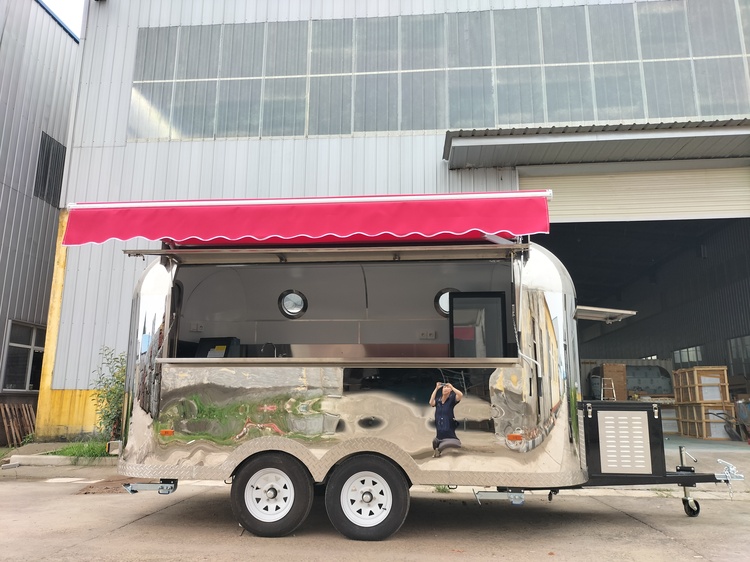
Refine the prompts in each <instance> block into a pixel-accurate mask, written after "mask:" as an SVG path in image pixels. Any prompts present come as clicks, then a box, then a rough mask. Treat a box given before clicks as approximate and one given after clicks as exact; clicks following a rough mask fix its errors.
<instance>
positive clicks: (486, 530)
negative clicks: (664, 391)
mask: <svg viewBox="0 0 750 562" xmlns="http://www.w3.org/2000/svg"><path fill="white" fill-rule="evenodd" d="M680 445H684V446H686V447H687V450H688V452H690V453H691V454H692V455H693V456H694V457H696V458H697V459H698V463H697V464H696V465H695V466H696V469H697V471H699V472H721V471H722V470H723V465H721V464H720V463H717V462H716V460H717V459H723V460H726V461H728V462H731V463H733V464H734V465H735V466H736V467H737V468H738V470H739V471H740V472H743V473H744V474H745V475H748V477H749V478H750V445H748V444H747V443H738V442H730V441H720V442H719V441H700V440H695V439H685V438H682V437H671V438H670V439H669V440H668V441H667V442H666V445H665V455H666V459H667V467H668V470H672V469H673V468H674V465H675V464H676V462H677V454H678V447H679V446H680ZM53 447H54V446H53ZM45 448H47V447H45V446H44V444H34V445H32V446H31V448H22V449H21V450H18V451H15V452H14V455H15V457H16V458H15V460H16V461H19V460H20V461H21V463H20V464H19V466H17V467H15V468H4V469H3V470H0V528H2V533H0V560H14V561H15V560H139V561H140V560H160V561H161V560H184V559H186V558H187V559H190V560H235V559H251V560H253V559H261V558H262V559H268V558H271V557H277V556H295V557H303V558H305V559H307V560H359V559H365V558H375V559H381V558H387V559H389V560H425V559H430V560H431V562H432V561H433V560H454V559H457V558H460V559H477V560H478V559H487V558H494V559H498V560H506V559H507V560H539V559H541V558H545V559H554V560H575V561H577V562H580V561H582V560H583V561H586V560H597V561H598V560H610V559H612V560H614V559H617V560H625V561H627V560H633V561H648V562H657V561H660V560H664V561H670V562H674V560H676V559H678V558H679V559H694V560H712V561H717V562H719V561H735V560H736V561H740V560H742V561H744V560H749V559H750V541H747V538H746V536H747V524H748V521H750V486H749V485H748V482H747V481H744V482H734V483H733V486H732V490H733V493H732V499H731V500H730V494H729V491H728V489H727V486H725V485H723V484H722V485H719V484H699V485H698V486H697V488H695V489H694V490H693V496H694V497H695V498H697V499H698V500H699V501H700V504H701V513H700V515H699V516H698V517H695V518H690V517H687V516H686V515H685V514H684V511H683V508H682V502H681V500H680V498H681V496H682V489H681V488H679V487H677V486H675V485H664V486H644V487H620V488H591V489H584V490H563V491H561V492H560V494H559V496H557V497H555V498H554V499H553V501H552V502H549V501H548V500H547V494H546V492H538V493H527V496H526V504H525V505H524V506H521V507H517V506H512V505H510V504H509V503H508V502H507V501H492V502H484V501H483V502H482V504H481V505H478V504H477V502H476V501H475V499H474V496H473V494H472V493H471V490H470V489H468V488H460V489H458V490H454V491H452V492H450V493H437V492H436V491H435V490H434V489H433V488H430V487H424V486H415V487H414V488H413V489H412V493H411V509H410V512H409V516H408V518H407V520H406V523H405V524H404V526H403V527H402V529H401V530H400V531H399V532H398V533H397V534H396V535H394V536H393V537H391V538H390V539H389V540H387V541H385V542H382V543H366V542H357V541H351V540H347V539H345V538H344V537H342V536H341V535H339V534H338V533H337V532H336V531H335V530H334V529H333V527H332V526H331V524H330V523H329V521H328V518H327V515H326V513H325V506H324V504H323V501H322V499H323V498H320V497H316V498H315V503H314V505H313V509H312V511H311V514H310V516H309V517H308V520H307V521H306V522H305V523H304V524H303V525H302V527H300V529H298V531H296V532H295V533H294V535H292V536H289V537H284V538H277V539H263V538H258V537H254V536H252V535H250V534H249V533H247V532H242V529H241V528H239V527H238V525H237V523H236V521H235V520H234V517H233V515H232V512H231V508H230V505H229V486H227V485H225V484H224V483H222V482H203V481H180V483H179V487H178V490H177V491H176V492H175V493H174V494H171V495H166V496H161V495H158V494H156V493H151V492H141V493H138V494H135V495H129V494H127V493H125V492H124V490H123V488H122V486H121V485H122V483H123V482H125V481H130V480H131V479H129V478H124V477H120V476H119V475H117V474H116V468H115V467H113V466H90V465H64V466H49V465H47V466H28V465H26V464H24V463H23V461H24V457H29V456H34V455H29V454H28V453H31V452H40V451H43V450H44V449H45ZM11 458H12V457H11ZM7 460H10V459H7ZM691 464H692V462H691ZM7 466H11V465H7Z"/></svg>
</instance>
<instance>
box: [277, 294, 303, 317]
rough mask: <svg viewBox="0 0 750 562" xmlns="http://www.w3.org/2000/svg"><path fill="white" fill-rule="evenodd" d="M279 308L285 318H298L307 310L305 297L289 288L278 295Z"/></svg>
mask: <svg viewBox="0 0 750 562" xmlns="http://www.w3.org/2000/svg"><path fill="white" fill-rule="evenodd" d="M279 310H281V314H283V315H284V316H286V317H287V318H299V317H300V316H302V315H303V314H304V313H305V311H306V310H307V297H306V296H305V295H303V294H302V293H300V292H299V291H294V290H292V289H289V290H288V291H284V292H283V293H281V295H279Z"/></svg>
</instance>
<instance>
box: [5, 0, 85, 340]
mask: <svg viewBox="0 0 750 562" xmlns="http://www.w3.org/2000/svg"><path fill="white" fill-rule="evenodd" d="M77 49H78V45H77V44H76V42H75V41H74V40H73V39H72V38H71V37H70V36H69V35H68V33H67V32H66V31H65V30H64V29H62V28H61V27H60V25H58V23H57V22H56V21H55V20H54V19H53V18H52V17H51V16H50V15H49V14H48V13H47V12H46V11H45V10H44V9H43V8H42V7H41V6H40V5H39V4H37V3H36V2H34V1H33V0H0V184H1V186H0V187H1V189H0V221H1V222H0V224H2V227H1V228H2V230H0V322H2V325H0V334H2V340H1V341H2V342H5V341H6V338H7V334H6V333H5V332H6V330H7V324H8V322H7V321H8V320H15V321H20V322H27V323H30V324H35V325H39V326H44V325H45V324H46V323H47V309H48V306H49V290H50V283H51V279H52V264H53V260H54V253H55V239H56V235H57V217H58V209H57V208H56V207H53V206H52V205H50V204H49V203H47V202H45V201H44V200H42V199H41V198H38V197H35V196H34V184H35V179H36V175H37V160H38V155H39V149H40V142H41V138H42V133H43V132H44V133H46V134H47V135H49V136H50V137H52V139H54V140H56V141H57V142H59V143H61V144H63V145H65V144H67V136H68V122H69V117H70V101H71V94H72V92H73V82H74V66H75V56H76V53H77ZM61 164H62V162H59V161H55V162H53V164H52V165H53V166H59V165H61ZM52 172H55V170H52ZM3 350H4V346H3Z"/></svg>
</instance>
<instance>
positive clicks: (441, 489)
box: [435, 484, 451, 494]
mask: <svg viewBox="0 0 750 562" xmlns="http://www.w3.org/2000/svg"><path fill="white" fill-rule="evenodd" d="M435 491H436V492H437V493H438V494H450V491H451V489H450V488H449V487H448V486H445V485H444V484H438V485H437V486H435Z"/></svg>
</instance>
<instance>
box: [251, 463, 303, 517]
mask: <svg viewBox="0 0 750 562" xmlns="http://www.w3.org/2000/svg"><path fill="white" fill-rule="evenodd" d="M245 505H246V506H247V510H248V511H249V512H250V515H252V516H253V517H255V518H256V519H257V520H259V521H263V522H264V523H273V522H275V521H280V520H281V519H283V518H284V517H286V515H287V514H288V513H289V511H290V510H291V509H292V506H293V505H294V484H292V480H291V479H290V478H289V476H287V474H286V473H285V472H282V471H281V470H278V469H276V468H264V469H262V470H259V471H258V472H256V473H255V474H253V475H252V476H251V477H250V480H249V481H248V483H247V486H246V487H245Z"/></svg>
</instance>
